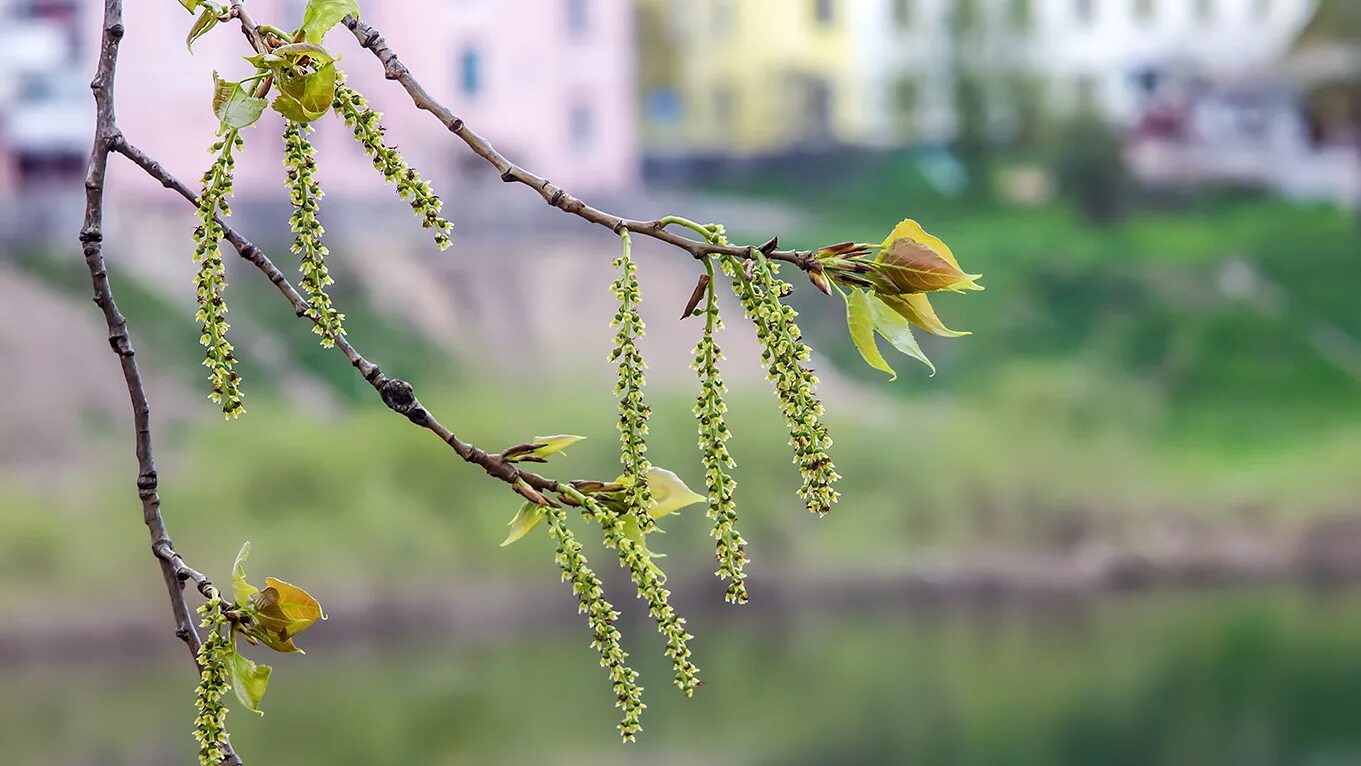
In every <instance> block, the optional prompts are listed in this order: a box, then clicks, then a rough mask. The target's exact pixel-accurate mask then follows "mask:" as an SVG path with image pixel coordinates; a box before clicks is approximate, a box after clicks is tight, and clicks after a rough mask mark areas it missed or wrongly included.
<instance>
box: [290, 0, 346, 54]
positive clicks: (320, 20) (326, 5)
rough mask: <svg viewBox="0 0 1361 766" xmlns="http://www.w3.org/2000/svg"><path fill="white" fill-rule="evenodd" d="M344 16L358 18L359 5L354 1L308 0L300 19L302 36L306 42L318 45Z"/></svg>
mask: <svg viewBox="0 0 1361 766" xmlns="http://www.w3.org/2000/svg"><path fill="white" fill-rule="evenodd" d="M346 16H354V17H355V18H359V3H358V2H356V0H308V2H307V10H305V11H303V17H302V31H303V34H304V35H306V37H307V39H308V41H310V42H314V43H320V42H321V39H322V38H323V37H325V36H326V33H327V32H328V31H330V29H331V27H334V26H335V25H336V24H339V23H340V22H341V20H342V19H344V18H345V17H346Z"/></svg>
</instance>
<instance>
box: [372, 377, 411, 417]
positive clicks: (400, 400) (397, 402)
mask: <svg viewBox="0 0 1361 766" xmlns="http://www.w3.org/2000/svg"><path fill="white" fill-rule="evenodd" d="M378 394H379V395H380V396H382V397H383V404H386V405H387V406H388V408H389V409H391V410H392V411H393V412H396V413H397V414H399V415H406V416H407V417H414V416H415V415H416V414H417V413H419V412H420V409H421V403H420V402H419V401H417V399H416V391H415V389H413V388H412V387H411V384H410V383H407V382H406V381H405V380H397V379H396V378H388V379H387V380H385V381H383V383H382V385H380V386H378Z"/></svg>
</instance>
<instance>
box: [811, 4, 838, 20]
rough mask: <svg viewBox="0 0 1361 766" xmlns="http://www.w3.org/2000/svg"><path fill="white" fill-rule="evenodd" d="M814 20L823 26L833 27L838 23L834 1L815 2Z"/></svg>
mask: <svg viewBox="0 0 1361 766" xmlns="http://www.w3.org/2000/svg"><path fill="white" fill-rule="evenodd" d="M813 18H814V19H815V20H816V21H817V23H819V24H821V25H822V26H831V25H832V24H833V23H834V22H835V21H836V8H835V6H833V5H832V0H813Z"/></svg>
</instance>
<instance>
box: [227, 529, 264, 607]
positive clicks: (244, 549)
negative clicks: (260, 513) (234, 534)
mask: <svg viewBox="0 0 1361 766" xmlns="http://www.w3.org/2000/svg"><path fill="white" fill-rule="evenodd" d="M248 558H250V541H249V540H247V541H246V542H245V544H244V545H242V546H241V552H240V553H238V554H236V561H235V563H233V564H232V597H233V598H235V599H236V603H238V604H242V605H244V604H248V603H250V597H251V596H254V595H255V594H257V593H259V592H260V589H259V588H257V587H255V586H254V585H251V584H250V583H248V582H246V559H248Z"/></svg>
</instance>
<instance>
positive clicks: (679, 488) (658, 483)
mask: <svg viewBox="0 0 1361 766" xmlns="http://www.w3.org/2000/svg"><path fill="white" fill-rule="evenodd" d="M614 481H615V483H616V484H622V485H624V486H625V487H628V486H630V485H631V484H632V483H633V477H631V476H629V475H628V474H623V475H621V476H620V477H619V478H617V479H615V480H614ZM647 486H648V489H650V490H651V493H652V503H651V504H650V505H648V507H647V512H648V515H649V516H651V517H652V518H654V519H660V518H662V517H664V516H670V515H671V514H673V513H675V512H676V511H679V510H680V509H682V508H685V507H686V506H690V505H694V504H695V503H703V502H705V501H707V500H708V498H706V497H705V496H704V495H701V494H699V493H698V492H695V491H694V490H692V489H690V487H689V486H688V485H686V483H685V482H684V481H683V480H681V477H679V476H677V475H676V474H675V473H674V472H672V471H668V470H666V469H665V468H657V467H656V466H653V467H651V468H649V469H647Z"/></svg>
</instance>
